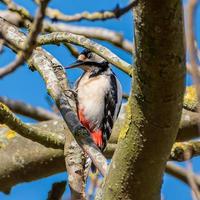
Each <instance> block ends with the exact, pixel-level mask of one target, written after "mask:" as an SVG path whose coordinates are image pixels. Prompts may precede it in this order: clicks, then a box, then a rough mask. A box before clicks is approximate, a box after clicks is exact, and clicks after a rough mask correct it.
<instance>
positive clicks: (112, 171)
mask: <svg viewBox="0 0 200 200" xmlns="http://www.w3.org/2000/svg"><path fill="white" fill-rule="evenodd" d="M166 10H167V11H168V12H166ZM134 11H135V45H136V64H135V76H134V81H133V83H132V91H131V97H130V98H129V104H128V107H127V110H128V116H127V118H126V123H125V125H124V128H123V131H121V132H120V135H119V141H118V145H117V149H116V151H115V153H114V156H113V158H112V161H111V166H110V167H109V172H108V175H107V176H106V180H105V183H104V185H103V192H102V194H103V197H102V199H116V200H117V199H124V200H126V199H127V200H128V199H140V200H159V199H160V188H161V184H162V177H163V173H164V169H165V165H166V161H167V160H168V157H169V155H170V150H171V147H172V145H173V143H174V141H175V138H176V135H177V133H178V126H179V122H180V117H181V111H182V102H183V94H184V85H185V81H184V77H185V67H184V66H185V49H184V44H183V19H182V16H183V14H182V3H181V1H178V0H176V1H174V0H170V1H169V0H164V1H162V4H158V1H154V0H143V1H139V3H138V6H137V7H136V8H135V10H134ZM152 11H153V12H152ZM172 52H173V53H172ZM166 58H167V59H166ZM158 119H159V120H158ZM150 158H151V159H150ZM122 161H124V162H122ZM147 168H148V170H146V169H147ZM119 172H120V173H119ZM152 174H153V181H152ZM144 191H145V192H144Z"/></svg>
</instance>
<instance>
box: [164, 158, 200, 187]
mask: <svg viewBox="0 0 200 200" xmlns="http://www.w3.org/2000/svg"><path fill="white" fill-rule="evenodd" d="M165 172H166V173H168V174H170V175H172V176H174V177H175V178H177V179H179V180H181V181H183V182H184V183H186V184H187V185H188V186H190V185H189V182H188V177H187V173H188V172H187V170H186V169H184V168H182V167H179V166H178V165H175V164H172V163H171V162H170V163H169V162H168V163H167V165H166V169H165ZM193 179H194V180H195V182H196V184H197V185H198V187H199V188H200V176H198V175H195V174H193Z"/></svg>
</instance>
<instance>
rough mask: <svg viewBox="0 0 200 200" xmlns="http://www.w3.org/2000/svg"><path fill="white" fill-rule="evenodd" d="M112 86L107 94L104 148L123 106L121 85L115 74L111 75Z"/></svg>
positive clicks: (103, 125) (103, 129)
mask: <svg viewBox="0 0 200 200" xmlns="http://www.w3.org/2000/svg"><path fill="white" fill-rule="evenodd" d="M110 81H111V84H110V85H111V88H110V90H109V91H107V94H106V95H105V104H104V118H103V120H102V131H103V144H104V146H103V147H102V150H103V149H104V148H105V147H106V143H107V141H108V140H109V138H110V135H111V131H112V128H113V124H114V122H115V120H116V118H117V116H118V114H119V110H120V107H121V99H122V97H121V96H122V92H121V85H120V84H119V83H117V82H118V80H117V79H116V77H115V75H114V74H111V75H110Z"/></svg>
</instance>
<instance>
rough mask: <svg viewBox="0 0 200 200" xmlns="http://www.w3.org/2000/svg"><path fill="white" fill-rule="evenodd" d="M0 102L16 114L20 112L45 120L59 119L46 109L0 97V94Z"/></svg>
mask: <svg viewBox="0 0 200 200" xmlns="http://www.w3.org/2000/svg"><path fill="white" fill-rule="evenodd" d="M0 102H2V103H4V104H5V105H7V106H8V107H9V108H10V109H11V110H12V111H13V112H15V113H17V114H21V115H24V116H27V117H31V118H33V119H36V120H39V121H45V120H50V119H59V118H60V117H59V116H58V115H57V114H55V113H53V112H50V111H48V110H45V109H44V108H41V107H33V106H32V105H30V104H27V103H24V102H21V101H16V100H12V99H9V98H7V97H1V96H0Z"/></svg>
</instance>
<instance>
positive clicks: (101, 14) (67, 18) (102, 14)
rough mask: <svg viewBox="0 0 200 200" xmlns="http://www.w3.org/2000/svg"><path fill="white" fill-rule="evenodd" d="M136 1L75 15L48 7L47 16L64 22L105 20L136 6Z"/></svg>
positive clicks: (116, 16) (118, 16) (120, 14)
mask: <svg viewBox="0 0 200 200" xmlns="http://www.w3.org/2000/svg"><path fill="white" fill-rule="evenodd" d="M36 2H37V1H36ZM137 3H138V1H137V0H134V1H132V2H131V3H130V4H128V5H127V6H125V7H123V8H120V7H119V5H117V6H116V7H115V8H114V9H113V10H110V11H97V12H93V13H89V12H82V13H77V14H75V15H66V14H64V13H62V12H60V11H59V10H57V9H52V8H48V9H47V16H48V17H49V18H51V19H52V20H56V21H57V20H59V21H64V22H74V21H81V20H90V21H97V20H107V19H113V18H117V19H118V18H120V17H121V16H122V15H124V14H125V13H127V12H129V11H130V10H131V9H132V8H133V7H135V6H137Z"/></svg>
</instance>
